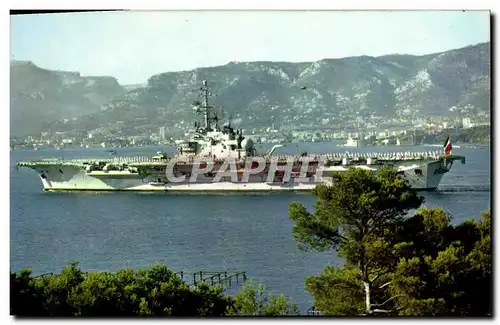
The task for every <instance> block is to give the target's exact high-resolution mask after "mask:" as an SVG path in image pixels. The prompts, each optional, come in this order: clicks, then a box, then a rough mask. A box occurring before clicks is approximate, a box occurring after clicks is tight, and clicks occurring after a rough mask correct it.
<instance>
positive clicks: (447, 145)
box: [443, 136, 453, 155]
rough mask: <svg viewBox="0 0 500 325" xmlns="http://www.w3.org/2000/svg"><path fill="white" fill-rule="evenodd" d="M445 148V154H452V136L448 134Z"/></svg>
mask: <svg viewBox="0 0 500 325" xmlns="http://www.w3.org/2000/svg"><path fill="white" fill-rule="evenodd" d="M443 148H444V154H445V155H449V154H451V149H453V148H452V146H451V138H450V136H448V137H447V138H446V141H445V142H444V146H443Z"/></svg>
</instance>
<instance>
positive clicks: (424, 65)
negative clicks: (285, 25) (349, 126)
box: [11, 43, 490, 128]
mask: <svg viewBox="0 0 500 325" xmlns="http://www.w3.org/2000/svg"><path fill="white" fill-rule="evenodd" d="M50 76H51V78H56V74H54V73H53V72H51V73H50ZM202 80H208V82H209V84H210V85H211V87H212V92H213V94H214V95H216V96H215V97H214V98H213V103H214V104H215V105H217V106H220V107H222V108H223V109H224V110H225V111H226V115H225V116H226V118H227V117H228V116H233V118H235V119H236V120H239V121H242V122H244V123H245V125H246V126H248V127H262V126H269V125H270V124H271V123H275V124H276V125H277V126H279V125H287V126H294V125H299V124H309V125H316V124H318V123H320V122H321V120H322V119H324V118H329V121H330V122H329V123H338V124H342V123H345V122H346V121H352V120H354V119H356V117H357V116H361V117H368V118H369V117H370V116H379V117H383V118H387V117H393V116H395V115H396V114H402V115H406V116H408V118H410V119H411V117H412V116H436V115H437V116H450V115H451V116H460V114H461V113H462V112H463V110H467V111H468V112H469V113H474V112H478V111H488V110H489V102H490V99H489V96H490V95H489V94H490V44H489V43H482V44H478V45H474V46H468V47H465V48H461V49H457V50H451V51H447V52H443V53H436V54H430V55H425V56H412V55H398V54H394V55H385V56H381V57H369V56H360V57H349V58H342V59H324V60H320V61H317V62H304V63H287V62H231V63H228V64H227V65H224V66H217V67H211V68H199V69H194V70H191V71H181V72H167V73H161V74H157V75H154V76H152V77H151V78H150V79H149V81H148V83H147V85H145V86H143V87H138V88H134V87H131V88H129V89H131V90H130V91H128V92H127V93H126V94H125V96H123V97H115V99H113V100H110V101H109V102H107V103H106V104H104V105H103V106H102V111H101V110H100V109H92V108H91V109H86V110H85V111H82V110H79V109H77V108H76V107H81V101H82V100H84V99H85V98H87V97H85V96H83V95H78V96H76V97H75V100H74V101H72V103H73V105H74V107H75V109H74V110H73V111H71V110H69V109H68V112H67V114H66V113H65V112H58V114H61V116H67V115H70V114H71V113H72V114H74V115H77V113H78V114H80V115H84V114H85V113H88V114H91V115H89V116H86V117H85V118H82V119H78V120H77V121H75V122H74V123H72V126H71V127H74V128H77V127H85V128H95V127H98V126H99V125H103V124H106V123H108V124H114V123H116V122H117V121H122V122H121V123H122V124H127V125H128V126H129V127H130V125H131V124H129V123H127V122H131V121H135V122H134V123H135V124H137V125H141V124H143V125H149V126H155V127H156V126H159V125H165V124H167V125H169V124H172V123H173V122H176V121H180V120H187V121H191V120H192V119H193V117H194V115H193V112H192V110H191V109H190V105H191V103H192V102H193V101H194V100H195V99H197V98H196V96H197V95H198V91H197V89H199V86H200V83H201V81H202ZM17 82H18V81H17V80H15V79H11V85H12V84H13V85H14V86H15V87H18V86H17V85H16V83H17ZM33 84H34V85H35V87H34V88H30V87H32V86H31V84H29V83H25V86H26V87H27V88H26V90H27V91H28V90H29V91H30V93H31V94H36V93H37V90H36V89H37V87H40V86H39V84H38V83H33ZM50 84H51V85H60V84H61V82H55V81H54V82H51V83H50ZM304 87H305V89H304ZM111 88H112V89H115V91H116V92H113V91H109V92H106V94H109V95H110V96H108V97H107V98H108V99H109V98H111V97H114V96H117V95H120V94H121V92H120V91H119V90H118V86H116V87H115V88H113V87H111ZM79 89H82V88H81V87H80V88H79ZM119 89H122V88H119ZM51 91H52V92H54V93H57V91H58V88H54V89H53V90H51ZM122 91H123V90H122ZM111 94H112V95H113V96H111ZM101 99H103V101H104V97H102V98H101ZM44 100H45V99H43V100H42V101H44ZM32 101H34V102H35V101H38V102H39V101H40V99H39V98H38V97H37V98H35V99H32ZM68 101H69V98H68ZM68 101H65V103H66V104H65V105H69V103H68ZM75 102H76V103H78V104H75ZM101 104H102V102H101ZM58 107H59V106H58ZM15 109H17V107H13V105H12V104H11V111H12V110H15ZM61 110H62V109H61ZM92 110H93V111H92ZM461 110H462V111H461ZM95 112H97V113H95ZM92 113H95V114H92ZM56 115H57V114H50V117H54V116H56ZM46 120H47V119H46ZM135 124H134V125H135ZM58 127H63V125H62V124H61V123H59V126H58ZM68 127H70V126H69V125H66V128H68Z"/></svg>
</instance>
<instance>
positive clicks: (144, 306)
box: [11, 263, 231, 317]
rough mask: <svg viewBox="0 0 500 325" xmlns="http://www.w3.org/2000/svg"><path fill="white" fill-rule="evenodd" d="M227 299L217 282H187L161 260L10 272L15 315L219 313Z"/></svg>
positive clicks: (72, 265)
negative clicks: (45, 272)
mask: <svg viewBox="0 0 500 325" xmlns="http://www.w3.org/2000/svg"><path fill="white" fill-rule="evenodd" d="M230 305H231V299H230V298H229V297H227V296H225V295H223V294H222V289H221V288H212V287H209V286H208V285H206V284H205V283H201V284H199V285H197V286H189V285H187V284H186V283H184V282H183V281H182V280H181V279H180V278H179V277H177V276H176V275H175V274H174V273H173V272H172V271H170V270H169V269H167V267H166V266H164V265H159V264H154V265H152V266H151V267H150V268H148V269H140V270H138V271H134V270H131V269H124V270H120V271H118V272H115V273H112V272H89V273H87V274H84V273H83V272H82V271H81V270H80V269H79V268H78V266H77V264H76V263H72V264H71V265H70V266H69V267H66V268H64V269H63V270H62V271H61V272H60V273H59V274H54V275H50V276H41V277H36V278H33V277H31V276H30V273H29V272H22V273H21V274H20V275H19V276H18V275H16V274H15V273H11V314H12V315H16V316H113V317H117V316H220V315H225V314H226V313H227V310H228V308H229V306H230Z"/></svg>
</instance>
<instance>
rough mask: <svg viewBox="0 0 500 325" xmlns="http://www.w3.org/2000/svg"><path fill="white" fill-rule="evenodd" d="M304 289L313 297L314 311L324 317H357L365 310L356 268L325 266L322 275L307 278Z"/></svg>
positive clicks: (362, 289)
mask: <svg viewBox="0 0 500 325" xmlns="http://www.w3.org/2000/svg"><path fill="white" fill-rule="evenodd" d="M306 288H307V290H308V291H309V292H311V294H312V295H313V297H314V301H315V307H316V309H318V310H321V311H322V312H323V314H324V315H334V316H350V315H359V314H361V313H362V312H363V310H364V308H365V306H364V304H363V299H364V297H365V293H364V288H363V283H362V282H361V281H360V279H359V270H358V269H357V268H354V267H344V268H337V267H332V266H327V267H326V268H325V270H324V271H323V273H322V274H320V275H317V276H311V277H308V278H307V280H306Z"/></svg>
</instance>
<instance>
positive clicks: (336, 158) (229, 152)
mask: <svg viewBox="0 0 500 325" xmlns="http://www.w3.org/2000/svg"><path fill="white" fill-rule="evenodd" d="M200 90H201V97H202V98H201V99H202V101H196V102H195V104H194V109H195V111H196V112H197V113H198V114H202V115H203V117H204V123H203V125H201V124H200V123H198V122H195V125H194V129H193V130H192V132H191V134H190V136H189V137H187V138H186V139H184V140H179V141H177V142H176V144H177V152H176V153H174V154H171V155H167V154H163V153H161V152H159V153H157V154H156V155H154V156H151V157H137V156H136V157H117V156H115V157H113V158H107V159H92V158H82V159H69V160H65V159H43V160H37V161H26V162H18V163H17V166H20V167H28V168H31V169H33V170H34V171H36V172H37V173H38V175H39V177H40V179H41V181H42V184H43V188H44V190H47V191H57V190H60V191H83V190H87V191H202V192H203V191H207V192H208V191H308V190H311V189H312V188H314V187H315V186H316V185H317V184H320V183H325V182H326V183H328V180H326V179H325V178H324V177H326V176H328V175H330V174H331V173H332V172H342V171H346V170H347V169H348V168H349V167H350V166H353V167H355V168H363V169H369V170H374V171H376V170H377V169H379V168H380V167H382V166H390V167H393V168H396V169H397V170H398V172H399V174H401V175H402V176H403V177H405V178H406V179H408V180H409V183H410V185H411V186H412V188H414V189H417V190H433V189H436V188H437V187H438V186H439V183H440V181H441V179H442V177H443V175H444V174H446V173H447V172H448V171H449V170H450V169H451V167H452V165H453V162H454V161H457V160H459V161H461V163H465V157H463V156H459V155H452V154H451V141H450V140H449V139H448V140H447V143H446V144H445V147H444V150H443V151H442V152H440V151H433V152H417V153H416V152H397V153H330V154H321V155H320V154H312V153H305V152H303V153H300V154H298V155H295V156H294V155H280V154H276V152H277V150H278V149H279V148H280V147H281V145H275V146H274V147H273V148H271V150H269V151H268V152H266V153H259V152H257V150H256V148H255V147H254V143H253V141H252V139H250V138H246V137H244V136H243V132H242V130H241V129H234V128H233V127H232V126H231V124H230V123H227V124H224V125H222V126H221V125H220V123H219V116H218V113H217V109H216V108H215V107H214V106H212V105H210V104H209V101H208V98H209V89H208V85H207V82H206V81H203V86H202V87H201V88H200ZM257 158H259V159H260V160H261V161H262V160H263V161H264V164H263V165H262V166H256V165H255V164H254V163H253V162H252V163H250V164H248V163H247V162H248V161H249V160H251V159H257ZM305 161H307V166H306V168H303V166H304V164H305ZM228 162H230V163H234V164H235V166H236V168H237V175H235V176H236V177H230V176H222V177H221V176H220V173H219V172H223V171H224V170H225V169H224V168H226V167H227V166H228ZM208 164H210V167H211V168H210V170H209V171H207V172H204V173H201V174H200V173H199V170H200V169H204V168H205V169H206V167H207V165H208ZM202 165H204V166H202ZM284 165H287V166H290V167H291V169H290V172H291V173H290V174H289V175H288V176H289V177H285V172H284V171H282V170H279V169H280V166H284ZM276 166H278V168H276ZM254 169H255V170H254ZM256 169H259V171H258V172H256ZM193 174H194V175H195V176H196V177H195V179H194V180H193ZM245 174H246V176H245ZM169 176H170V177H169ZM172 177H173V178H174V179H175V181H172ZM182 178H184V179H183V180H181V179H182Z"/></svg>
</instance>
